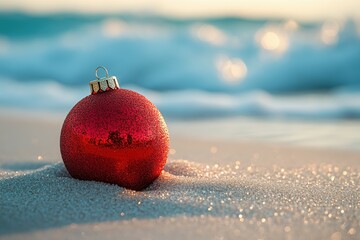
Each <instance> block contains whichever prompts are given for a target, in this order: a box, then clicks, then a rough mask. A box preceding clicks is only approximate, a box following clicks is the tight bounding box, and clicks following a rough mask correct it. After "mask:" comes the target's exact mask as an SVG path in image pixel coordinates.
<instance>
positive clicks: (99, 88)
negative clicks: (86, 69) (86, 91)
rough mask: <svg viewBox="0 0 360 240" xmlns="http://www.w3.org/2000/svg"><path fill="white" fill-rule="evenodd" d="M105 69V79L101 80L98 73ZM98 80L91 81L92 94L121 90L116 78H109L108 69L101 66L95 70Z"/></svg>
mask: <svg viewBox="0 0 360 240" xmlns="http://www.w3.org/2000/svg"><path fill="white" fill-rule="evenodd" d="M100 69H103V70H104V71H105V77H102V78H100V77H99V76H98V71H99V70H100ZM95 76H96V80H93V81H90V83H89V85H90V93H91V94H97V93H100V92H106V91H110V90H114V89H119V88H120V86H119V83H118V81H117V79H116V77H115V76H111V77H110V76H109V72H108V70H107V69H106V67H103V66H99V67H97V68H96V70H95Z"/></svg>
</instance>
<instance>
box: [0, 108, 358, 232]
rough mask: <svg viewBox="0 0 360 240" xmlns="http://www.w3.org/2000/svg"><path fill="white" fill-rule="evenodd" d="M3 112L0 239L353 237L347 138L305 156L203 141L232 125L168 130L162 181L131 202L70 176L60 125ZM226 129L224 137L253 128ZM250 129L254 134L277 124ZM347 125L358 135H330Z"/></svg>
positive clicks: (292, 148)
mask: <svg viewBox="0 0 360 240" xmlns="http://www.w3.org/2000/svg"><path fill="white" fill-rule="evenodd" d="M1 113H2V114H1V115H0V116H1V117H0V132H1V136H0V146H1V155H0V212H1V214H0V238H1V239H50V238H51V239H64V238H65V239H79V238H80V239H82V238H83V239H113V238H121V239H168V238H172V239H184V238H185V239H186V238H187V239H189V238H192V239H193V238H198V239H359V238H360V220H359V219H360V210H359V209H360V151H358V150H357V149H356V148H354V146H353V144H352V143H356V141H358V138H357V136H356V134H353V135H354V136H353V137H351V139H350V137H349V139H348V141H349V142H350V143H351V144H347V145H346V144H339V145H337V147H335V145H334V142H331V143H329V144H328V146H326V145H325V146H324V145H321V146H320V147H319V146H318V145H316V144H315V145H313V146H312V147H310V146H304V144H302V142H301V141H300V142H296V141H295V142H291V141H289V144H287V143H286V142H284V141H282V140H281V141H280V140H276V138H272V139H267V138H264V137H263V138H260V137H259V136H257V137H254V136H250V135H251V134H248V135H247V136H246V137H243V138H241V137H237V138H234V137H233V134H224V132H223V131H219V132H218V134H217V135H216V134H215V137H214V136H212V135H211V134H214V132H216V130H214V129H216V127H219V128H220V129H224V126H228V128H230V126H231V124H234V120H216V121H191V122H176V121H173V122H170V123H169V126H170V132H171V139H172V146H171V148H172V150H171V154H170V155H169V161H168V163H167V165H166V167H165V169H164V171H163V173H162V175H161V177H159V179H158V180H156V181H155V182H154V184H152V185H151V186H150V187H149V188H148V189H146V190H145V191H142V192H135V191H130V190H126V189H124V188H121V187H119V186H116V185H111V184H105V183H99V182H91V181H79V180H76V179H73V178H71V177H70V176H69V174H68V173H67V171H66V169H65V168H64V165H63V164H62V162H61V158H60V154H59V149H58V141H59V140H58V138H59V129H60V127H61V122H62V116H54V115H45V116H44V115H43V114H41V115H24V114H18V113H11V112H5V113H6V114H4V111H2V112H1ZM239 121H240V123H239ZM235 122H236V123H237V124H235V125H234V126H233V128H232V129H234V131H235V130H236V129H239V126H240V128H241V127H244V126H247V128H246V131H249V126H250V125H252V124H254V120H250V119H242V120H239V119H237V120H236V121H235ZM256 123H257V124H256V129H255V130H253V132H257V131H261V130H264V129H268V128H269V124H270V125H271V124H273V125H271V126H272V128H273V129H274V128H275V127H274V126H275V125H276V123H275V122H270V123H269V121H266V120H265V121H262V122H261V121H258V122H256ZM209 124H212V125H213V128H212V131H211V132H212V133H211V134H207V135H206V131H205V130H206V129H208V128H209ZM274 124H275V125H274ZM293 124H295V123H293ZM302 124H304V123H302ZM328 124H329V125H331V123H328ZM229 125H230V126H229ZM279 125H281V124H279ZM295 125H296V124H295ZM305 125H306V123H305ZM310 125H311V124H310ZM310 125H309V124H308V125H307V126H308V127H309V128H310V129H311V126H310ZM322 125H324V124H321V123H319V125H317V126H315V127H314V129H319V128H320V129H321V126H322ZM287 126H289V124H287ZM348 126H351V127H352V128H353V129H354V127H355V128H356V127H358V125H357V124H356V123H351V124H346V125H345V126H338V127H337V129H339V128H342V129H340V130H343V129H344V128H345V129H346V128H347V127H348ZM328 127H329V126H327V127H326V129H329V128H328ZM340 130H339V131H338V132H339V133H341V132H344V131H340ZM273 131H274V130H273ZM286 131H288V129H287V130H286V128H285V130H284V132H286ZM235 132H236V131H235ZM276 132H278V134H280V133H281V129H280V128H279V129H277V130H276ZM345 132H346V131H345ZM237 133H238V134H240V133H241V132H237ZM328 134H330V135H331V134H334V131H333V132H331V131H328ZM283 135H284V134H283ZM315 135H316V134H315ZM322 135H324V134H322ZM294 136H296V134H294ZM344 136H345V135H344ZM340 137H341V135H339V138H340ZM314 138H315V139H318V140H319V141H320V140H321V138H320V137H319V136H315V137H313V138H312V139H313V140H314ZM324 138H325V139H326V138H327V136H325V137H324ZM274 139H275V140H274ZM277 139H279V138H277ZM282 139H283V138H282ZM343 145H346V146H349V145H350V146H351V147H350V148H348V147H343ZM329 146H331V147H329Z"/></svg>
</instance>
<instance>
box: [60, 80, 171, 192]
mask: <svg viewBox="0 0 360 240" xmlns="http://www.w3.org/2000/svg"><path fill="white" fill-rule="evenodd" d="M104 80H105V81H106V84H104ZM113 80H114V81H113ZM96 84H98V85H96ZM90 86H91V90H92V95H90V96H87V97H85V98H84V99H82V100H81V101H80V102H78V103H77V104H76V105H75V106H74V107H73V108H72V109H71V111H70V112H69V114H68V115H67V117H66V119H65V121H64V124H63V126H62V129H61V136H60V149H61V156H62V158H63V161H64V164H65V166H66V169H67V170H68V172H69V173H70V175H71V176H72V177H74V178H77V179H82V180H95V181H102V182H108V183H114V184H118V185H120V186H122V187H125V188H130V189H134V190H141V189H143V188H145V187H147V186H148V185H150V184H151V183H152V182H153V181H154V180H155V179H156V178H157V177H158V176H159V175H160V173H161V171H162V169H163V167H164V165H165V163H166V160H167V155H168V150H169V133H168V129H167V126H166V123H165V121H164V119H163V117H162V115H161V113H160V112H159V110H158V109H157V108H156V107H155V106H154V105H153V104H152V103H151V102H150V101H149V100H148V99H146V98H145V97H144V96H142V95H140V94H138V93H136V92H133V91H130V90H125V89H119V88H118V84H117V81H116V78H115V77H111V78H109V77H108V76H107V78H102V79H98V80H97V81H93V82H91V83H90Z"/></svg>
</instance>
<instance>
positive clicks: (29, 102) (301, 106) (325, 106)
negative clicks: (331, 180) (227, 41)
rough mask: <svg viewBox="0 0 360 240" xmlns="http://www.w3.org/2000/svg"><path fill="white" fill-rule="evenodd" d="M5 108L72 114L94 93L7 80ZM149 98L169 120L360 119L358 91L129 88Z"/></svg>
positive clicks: (3, 97)
mask: <svg viewBox="0 0 360 240" xmlns="http://www.w3.org/2000/svg"><path fill="white" fill-rule="evenodd" d="M2 87H3V88H4V89H6V91H4V92H3V93H2V94H1V95H0V106H2V107H13V108H19V109H35V110H44V111H52V112H62V113H64V114H65V113H66V112H68V111H69V110H70V109H71V108H72V107H73V106H74V105H75V104H76V103H77V102H78V101H80V100H81V99H82V98H83V97H85V96H87V95H89V90H88V87H85V86H84V87H76V88H73V87H66V86H63V85H60V84H59V83H56V82H54V81H47V82H41V83H36V84H34V83H21V82H18V81H13V80H9V79H7V80H6V81H4V83H3V85H2ZM123 88H126V89H131V90H133V91H136V92H139V93H141V94H143V95H144V96H146V97H147V98H148V99H149V100H150V101H152V102H153V103H154V104H155V105H156V106H157V107H158V108H159V109H160V111H161V112H162V113H163V115H164V116H166V117H168V118H176V119H179V118H182V119H193V118H204V117H227V116H239V115H245V116H261V117H283V118H302V119H340V118H360V94H359V92H356V91H355V92H348V91H345V92H343V91H339V92H336V91H335V92H331V93H326V94H324V93H312V94H299V95H272V94H269V93H267V92H264V91H252V92H247V93H239V94H225V93H214V92H207V91H199V90H179V91H168V92H158V91H152V90H148V89H144V88H139V87H136V86H130V85H125V86H123Z"/></svg>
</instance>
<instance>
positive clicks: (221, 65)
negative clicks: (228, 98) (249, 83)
mask: <svg viewBox="0 0 360 240" xmlns="http://www.w3.org/2000/svg"><path fill="white" fill-rule="evenodd" d="M216 65H217V69H218V72H219V74H220V76H221V78H222V79H223V80H225V81H227V82H230V83H237V82H239V80H242V79H244V78H245V76H246V74H247V71H248V70H247V67H246V64H245V63H244V62H243V60H242V59H240V58H228V57H224V56H222V57H219V58H218V60H217V62H216Z"/></svg>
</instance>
